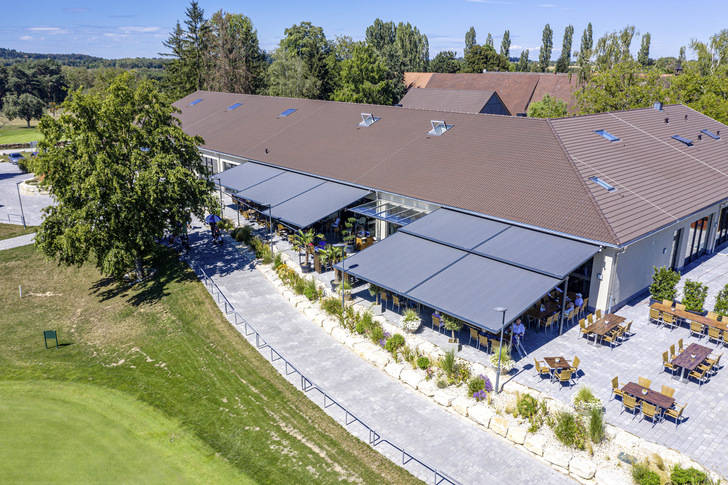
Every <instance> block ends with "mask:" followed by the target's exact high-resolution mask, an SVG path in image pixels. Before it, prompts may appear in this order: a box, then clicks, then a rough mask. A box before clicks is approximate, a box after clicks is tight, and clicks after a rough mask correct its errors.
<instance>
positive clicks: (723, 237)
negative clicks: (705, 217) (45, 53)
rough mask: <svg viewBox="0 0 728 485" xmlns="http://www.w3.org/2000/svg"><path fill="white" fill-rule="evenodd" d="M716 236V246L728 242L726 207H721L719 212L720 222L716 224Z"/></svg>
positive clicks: (727, 208)
mask: <svg viewBox="0 0 728 485" xmlns="http://www.w3.org/2000/svg"><path fill="white" fill-rule="evenodd" d="M716 236H717V239H716V241H715V245H716V246H719V245H721V244H723V243H724V242H726V241H728V206H726V207H723V209H722V210H721V211H720V222H719V224H718V234H716Z"/></svg>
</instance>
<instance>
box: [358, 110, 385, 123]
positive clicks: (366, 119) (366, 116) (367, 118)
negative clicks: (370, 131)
mask: <svg viewBox="0 0 728 485" xmlns="http://www.w3.org/2000/svg"><path fill="white" fill-rule="evenodd" d="M381 119H382V118H379V117H377V116H374V115H373V114H371V113H362V114H361V120H362V121H361V123H359V126H371V125H373V124H374V123H376V122H377V121H379V120H381Z"/></svg>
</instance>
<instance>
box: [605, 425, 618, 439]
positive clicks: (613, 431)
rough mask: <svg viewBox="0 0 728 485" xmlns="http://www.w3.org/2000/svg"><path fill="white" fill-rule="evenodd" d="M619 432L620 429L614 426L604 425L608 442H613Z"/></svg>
mask: <svg viewBox="0 0 728 485" xmlns="http://www.w3.org/2000/svg"><path fill="white" fill-rule="evenodd" d="M619 431H620V430H619V428H617V427H616V426H612V425H611V424H606V425H604V437H605V438H606V439H608V440H613V439H614V438H615V437H616V436H617V433H618V432H619Z"/></svg>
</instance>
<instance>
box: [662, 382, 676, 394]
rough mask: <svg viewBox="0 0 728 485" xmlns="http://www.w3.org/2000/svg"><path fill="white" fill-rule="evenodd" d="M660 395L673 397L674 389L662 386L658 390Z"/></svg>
mask: <svg viewBox="0 0 728 485" xmlns="http://www.w3.org/2000/svg"><path fill="white" fill-rule="evenodd" d="M660 394H664V395H665V396H668V397H672V396H674V395H675V389H673V388H672V387H670V386H666V385H665V384H663V385H662V389H661V390H660Z"/></svg>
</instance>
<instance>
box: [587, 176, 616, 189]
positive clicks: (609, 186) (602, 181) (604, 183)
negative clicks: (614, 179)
mask: <svg viewBox="0 0 728 485" xmlns="http://www.w3.org/2000/svg"><path fill="white" fill-rule="evenodd" d="M589 180H591V181H592V182H594V183H596V184H597V185H599V186H600V187H604V188H605V189H607V192H614V191H615V190H617V187H614V186H612V185H609V184H608V183H607V182H605V181H604V180H602V179H600V178H599V177H589Z"/></svg>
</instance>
